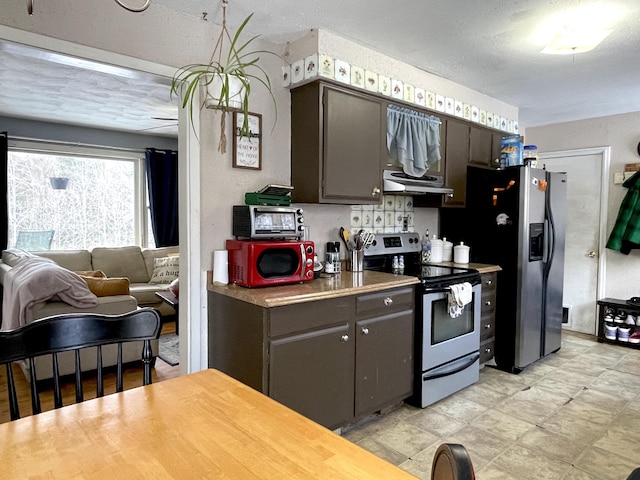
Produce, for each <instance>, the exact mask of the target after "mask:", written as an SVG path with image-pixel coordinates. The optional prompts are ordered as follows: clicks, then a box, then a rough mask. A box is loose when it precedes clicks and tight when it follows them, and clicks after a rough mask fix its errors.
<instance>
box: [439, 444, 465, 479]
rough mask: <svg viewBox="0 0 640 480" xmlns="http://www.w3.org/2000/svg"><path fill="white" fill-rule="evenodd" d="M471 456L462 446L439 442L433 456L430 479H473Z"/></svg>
mask: <svg viewBox="0 0 640 480" xmlns="http://www.w3.org/2000/svg"><path fill="white" fill-rule="evenodd" d="M475 478H476V475H475V472H474V471H473V464H472V463H471V457H470V456H469V453H468V452H467V449H466V448H464V446H462V445H460V444H457V443H443V444H441V445H440V446H439V447H438V449H437V450H436V453H435V454H434V456H433V464H432V466H431V480H474V479H475Z"/></svg>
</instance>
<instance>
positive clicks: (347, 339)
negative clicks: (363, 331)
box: [340, 335, 349, 342]
mask: <svg viewBox="0 0 640 480" xmlns="http://www.w3.org/2000/svg"><path fill="white" fill-rule="evenodd" d="M340 341H341V342H348V341H349V335H342V337H340Z"/></svg>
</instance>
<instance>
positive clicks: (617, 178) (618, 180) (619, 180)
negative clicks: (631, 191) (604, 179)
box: [613, 172, 624, 185]
mask: <svg viewBox="0 0 640 480" xmlns="http://www.w3.org/2000/svg"><path fill="white" fill-rule="evenodd" d="M623 183H624V173H623V172H616V173H614V174H613V184H614V185H622V184H623Z"/></svg>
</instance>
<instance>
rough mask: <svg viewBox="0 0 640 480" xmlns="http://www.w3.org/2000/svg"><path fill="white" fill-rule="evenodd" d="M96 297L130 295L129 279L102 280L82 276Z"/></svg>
mask: <svg viewBox="0 0 640 480" xmlns="http://www.w3.org/2000/svg"><path fill="white" fill-rule="evenodd" d="M80 277H81V278H82V279H83V280H84V281H85V282H86V283H87V286H88V287H89V290H91V292H92V293H93V294H94V295H95V296H96V297H110V296H112V295H129V279H128V278H100V277H90V276H84V275H80Z"/></svg>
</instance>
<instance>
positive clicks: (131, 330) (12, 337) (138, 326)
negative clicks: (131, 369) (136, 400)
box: [0, 308, 161, 420]
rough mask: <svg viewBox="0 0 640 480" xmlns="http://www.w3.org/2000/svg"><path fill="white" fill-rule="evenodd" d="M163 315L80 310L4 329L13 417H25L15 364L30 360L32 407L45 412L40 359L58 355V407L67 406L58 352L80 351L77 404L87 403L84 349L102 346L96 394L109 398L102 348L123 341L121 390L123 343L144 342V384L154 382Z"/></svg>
mask: <svg viewBox="0 0 640 480" xmlns="http://www.w3.org/2000/svg"><path fill="white" fill-rule="evenodd" d="M160 327H161V322H160V315H159V314H158V312H157V311H156V310H154V309H153V308H141V309H138V310H135V311H133V312H129V313H125V314H121V315H99V314H91V313H74V314H64V315H55V316H51V317H46V318H42V319H39V320H35V321H34V322H33V323H30V324H28V325H25V326H22V327H19V328H16V329H15V330H8V331H3V332H0V365H1V364H5V365H6V370H7V372H6V374H7V391H8V394H9V410H10V414H11V420H16V419H18V418H20V410H19V407H18V398H17V391H16V385H15V381H14V376H13V369H12V362H17V361H25V362H27V364H28V367H29V371H30V381H29V387H30V393H31V409H32V412H33V414H34V415H35V414H38V413H40V412H41V405H40V391H39V388H40V386H39V383H38V379H37V378H36V373H35V371H36V370H35V362H34V358H35V357H39V356H42V355H52V358H53V362H52V363H53V397H54V407H55V408H60V407H62V406H63V405H62V389H61V380H60V375H59V373H58V353H61V352H66V351H74V352H75V393H76V403H79V402H82V401H84V393H83V388H82V369H81V364H80V350H82V349H85V348H95V349H96V355H97V358H96V364H97V368H96V375H97V385H96V396H98V397H102V396H104V372H103V366H102V346H104V345H111V344H117V367H116V369H117V371H116V391H117V392H121V391H122V390H123V366H122V344H123V343H127V342H139V341H142V342H143V347H142V363H143V367H144V368H143V379H142V380H143V385H149V384H151V367H152V359H153V352H152V348H151V340H154V339H157V338H158V337H159V336H160Z"/></svg>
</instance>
